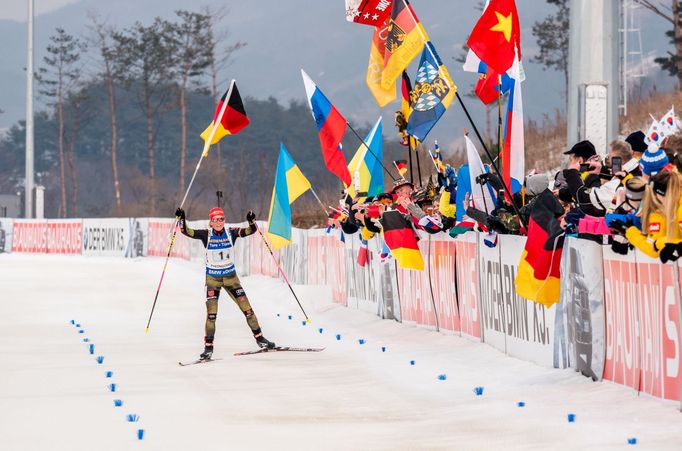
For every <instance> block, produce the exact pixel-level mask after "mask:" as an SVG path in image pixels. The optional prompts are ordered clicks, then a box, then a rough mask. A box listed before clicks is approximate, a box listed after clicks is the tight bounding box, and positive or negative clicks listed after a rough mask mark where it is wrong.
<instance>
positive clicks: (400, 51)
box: [381, 0, 429, 89]
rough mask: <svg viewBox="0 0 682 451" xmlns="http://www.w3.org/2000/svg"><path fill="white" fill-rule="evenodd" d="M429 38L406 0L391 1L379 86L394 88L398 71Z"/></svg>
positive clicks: (400, 70) (405, 66) (408, 63)
mask: <svg viewBox="0 0 682 451" xmlns="http://www.w3.org/2000/svg"><path fill="white" fill-rule="evenodd" d="M428 40H429V38H428V36H427V34H426V31H425V30H424V27H422V24H421V23H420V22H419V19H417V16H416V14H415V13H414V11H413V10H412V7H411V6H410V2H408V1H407V0H397V1H395V2H393V9H392V10H391V18H390V21H389V23H388V29H387V30H386V49H385V51H384V69H383V71H382V73H381V87H382V88H383V89H391V88H392V89H395V84H396V80H397V79H398V77H400V73H401V72H402V71H404V70H405V68H407V66H409V65H410V62H411V61H412V60H413V59H415V58H416V57H417V55H419V52H421V51H422V49H423V48H424V42H425V41H428Z"/></svg>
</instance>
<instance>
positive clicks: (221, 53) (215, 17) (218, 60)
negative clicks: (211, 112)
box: [204, 7, 246, 164]
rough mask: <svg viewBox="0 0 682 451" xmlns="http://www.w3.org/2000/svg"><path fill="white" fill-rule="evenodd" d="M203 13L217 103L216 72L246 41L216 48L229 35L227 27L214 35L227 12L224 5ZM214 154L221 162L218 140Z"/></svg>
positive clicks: (212, 82)
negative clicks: (206, 18)
mask: <svg viewBox="0 0 682 451" xmlns="http://www.w3.org/2000/svg"><path fill="white" fill-rule="evenodd" d="M204 14H205V15H206V17H208V24H207V26H208V30H207V31H208V46H207V48H208V50H209V66H210V72H211V96H212V97H213V102H214V103H215V104H216V105H217V104H218V99H219V97H218V95H219V93H218V72H220V71H221V70H223V69H224V68H225V67H227V66H228V64H229V63H230V62H231V61H230V60H231V58H232V55H233V54H234V52H236V51H237V50H239V49H242V48H244V47H246V42H243V41H237V42H236V43H234V44H231V45H228V46H225V47H221V48H218V42H226V41H227V38H228V37H229V35H230V34H229V32H228V30H227V29H223V30H222V31H219V32H218V33H217V35H216V26H217V25H218V24H219V23H220V22H221V21H222V19H223V18H224V17H225V15H226V14H227V10H226V9H225V8H224V7H219V8H216V9H213V8H211V7H205V8H204ZM215 147H216V154H217V155H218V164H222V161H223V158H222V149H221V146H220V142H218V143H216V144H215Z"/></svg>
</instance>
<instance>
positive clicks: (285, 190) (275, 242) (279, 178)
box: [267, 143, 310, 249]
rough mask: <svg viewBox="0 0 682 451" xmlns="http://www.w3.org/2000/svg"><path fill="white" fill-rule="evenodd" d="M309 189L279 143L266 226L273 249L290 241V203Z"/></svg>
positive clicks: (304, 179) (284, 148)
mask: <svg viewBox="0 0 682 451" xmlns="http://www.w3.org/2000/svg"><path fill="white" fill-rule="evenodd" d="M309 189H310V182H309V181H308V179H307V178H305V176H304V175H303V173H302V172H301V170H300V169H299V168H298V166H297V165H296V162H295V161H294V159H293V158H291V155H289V152H287V148H286V147H284V144H281V143H280V147H279V160H278V161H277V172H276V173H275V186H274V187H273V189H272V200H271V201H270V213H268V228H267V233H268V238H270V242H271V243H272V247H273V248H274V249H280V248H282V247H284V246H288V245H289V243H291V204H292V203H294V201H295V200H296V199H298V197H299V196H300V195H301V194H303V193H305V192H306V191H308V190H309Z"/></svg>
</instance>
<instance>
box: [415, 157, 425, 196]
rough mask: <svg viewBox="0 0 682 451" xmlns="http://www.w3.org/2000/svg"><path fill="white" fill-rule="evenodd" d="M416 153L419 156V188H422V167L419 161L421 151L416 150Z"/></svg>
mask: <svg viewBox="0 0 682 451" xmlns="http://www.w3.org/2000/svg"><path fill="white" fill-rule="evenodd" d="M414 153H416V154H417V174H419V187H420V188H421V187H422V186H423V185H422V167H421V163H420V161H419V160H420V159H419V149H414Z"/></svg>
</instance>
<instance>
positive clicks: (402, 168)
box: [393, 160, 407, 176]
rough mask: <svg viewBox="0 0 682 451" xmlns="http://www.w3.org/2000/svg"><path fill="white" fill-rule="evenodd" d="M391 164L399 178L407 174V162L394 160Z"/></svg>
mask: <svg viewBox="0 0 682 451" xmlns="http://www.w3.org/2000/svg"><path fill="white" fill-rule="evenodd" d="M393 164H394V165H395V168H396V169H397V170H398V173H399V174H400V175H401V176H403V175H405V173H406V172H407V160H395V161H394V162H393Z"/></svg>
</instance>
